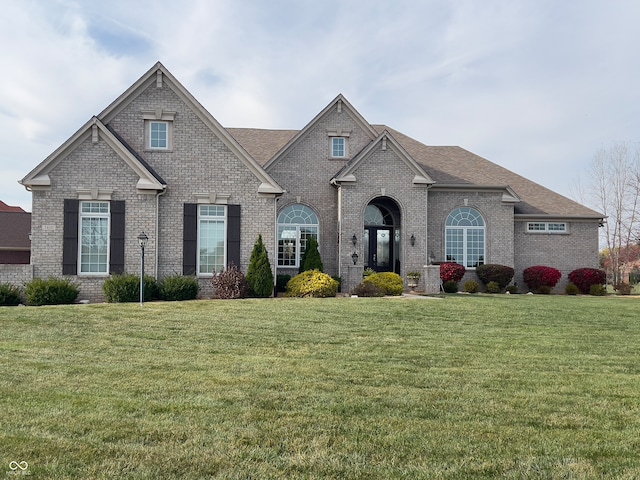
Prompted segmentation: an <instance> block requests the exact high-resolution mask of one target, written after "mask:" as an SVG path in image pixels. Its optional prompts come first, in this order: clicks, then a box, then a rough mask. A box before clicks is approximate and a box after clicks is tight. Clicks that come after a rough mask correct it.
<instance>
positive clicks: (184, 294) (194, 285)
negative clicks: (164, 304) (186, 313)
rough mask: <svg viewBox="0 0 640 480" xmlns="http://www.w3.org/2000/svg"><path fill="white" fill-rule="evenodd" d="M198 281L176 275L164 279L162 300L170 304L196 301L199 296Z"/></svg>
mask: <svg viewBox="0 0 640 480" xmlns="http://www.w3.org/2000/svg"><path fill="white" fill-rule="evenodd" d="M199 289H200V286H199V285H198V279H197V278H196V277H193V276H190V277H185V276H182V275H174V276H172V277H167V278H165V279H164V281H163V282H162V284H161V285H160V298H161V299H162V300H166V301H168V302H176V301H182V300H194V299H195V298H196V297H197V296H198V290H199Z"/></svg>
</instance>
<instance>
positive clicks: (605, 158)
mask: <svg viewBox="0 0 640 480" xmlns="http://www.w3.org/2000/svg"><path fill="white" fill-rule="evenodd" d="M575 189H577V195H578V196H579V197H580V200H581V201H582V203H585V204H587V205H589V206H591V207H592V208H594V209H596V210H598V211H599V212H601V213H602V214H604V215H605V216H606V217H607V220H606V223H605V224H604V228H603V230H602V235H601V247H605V248H606V250H607V251H608V254H609V264H610V272H609V274H610V275H611V281H612V283H613V284H614V285H615V284H617V283H619V282H620V281H621V280H622V275H623V271H624V268H625V266H626V264H627V263H628V262H629V260H630V258H627V257H628V256H629V254H630V252H631V251H632V250H633V249H631V248H630V247H631V246H632V245H634V244H636V243H638V239H639V238H638V237H639V233H640V212H639V211H638V208H639V207H640V148H639V147H637V146H636V147H635V148H630V147H629V146H628V145H627V144H626V143H618V144H615V145H613V146H612V147H610V148H604V147H603V148H601V149H600V150H598V151H597V152H596V154H595V155H594V157H593V160H592V162H591V164H590V166H589V171H588V174H587V180H586V185H581V184H580V182H578V185H577V186H576V187H575Z"/></svg>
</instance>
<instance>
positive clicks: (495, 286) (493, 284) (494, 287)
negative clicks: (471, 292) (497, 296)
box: [487, 281, 502, 293]
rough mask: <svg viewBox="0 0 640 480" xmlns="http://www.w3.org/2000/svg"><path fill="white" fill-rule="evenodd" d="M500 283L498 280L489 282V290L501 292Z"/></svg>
mask: <svg viewBox="0 0 640 480" xmlns="http://www.w3.org/2000/svg"><path fill="white" fill-rule="evenodd" d="M500 290H502V289H501V288H500V284H499V283H498V282H494V281H491V282H489V283H487V292H489V293H500Z"/></svg>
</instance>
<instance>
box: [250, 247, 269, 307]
mask: <svg viewBox="0 0 640 480" xmlns="http://www.w3.org/2000/svg"><path fill="white" fill-rule="evenodd" d="M247 283H248V284H249V293H250V295H251V296H252V297H261V298H264V297H270V296H271V295H273V272H272V271H271V264H270V263H269V254H268V253H267V249H266V247H265V246H264V243H262V235H258V240H256V243H255V245H254V246H253V251H252V252H251V259H250V260H249V269H248V270H247Z"/></svg>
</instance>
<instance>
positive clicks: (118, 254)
mask: <svg viewBox="0 0 640 480" xmlns="http://www.w3.org/2000/svg"><path fill="white" fill-rule="evenodd" d="M110 247H111V252H110V253H111V255H110V258H109V272H110V273H116V274H118V275H121V274H123V273H124V200H117V201H113V202H111V239H110Z"/></svg>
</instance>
